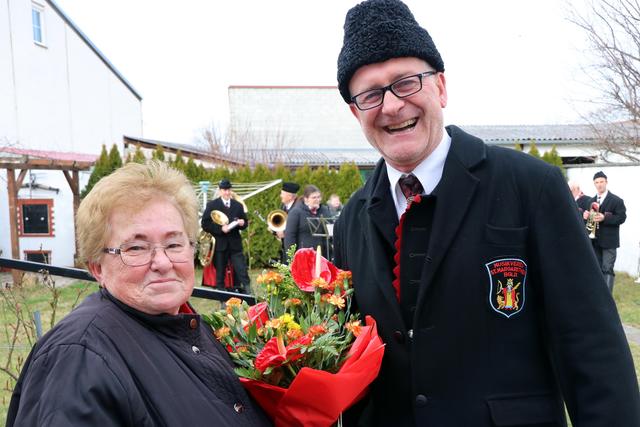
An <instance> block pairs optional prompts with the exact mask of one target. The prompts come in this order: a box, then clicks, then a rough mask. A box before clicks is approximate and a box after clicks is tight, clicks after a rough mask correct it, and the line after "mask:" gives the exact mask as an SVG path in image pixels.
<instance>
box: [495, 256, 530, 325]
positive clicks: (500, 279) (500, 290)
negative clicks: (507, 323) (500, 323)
mask: <svg viewBox="0 0 640 427" xmlns="http://www.w3.org/2000/svg"><path fill="white" fill-rule="evenodd" d="M485 266H486V267H487V273H488V274H489V305H490V306H491V308H492V309H493V310H494V311H496V312H498V313H500V314H502V315H503V316H505V317H507V318H509V317H511V316H513V315H514V314H517V313H519V312H520V311H522V308H523V307H524V297H525V283H526V279H527V264H526V263H525V262H524V261H523V260H521V259H519V258H502V259H497V260H494V261H491V262H490V263H487V264H485Z"/></svg>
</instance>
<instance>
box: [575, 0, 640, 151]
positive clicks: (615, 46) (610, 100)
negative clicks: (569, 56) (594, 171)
mask: <svg viewBox="0 0 640 427" xmlns="http://www.w3.org/2000/svg"><path fill="white" fill-rule="evenodd" d="M587 4H588V10H587V11H586V12H583V11H580V10H579V9H578V7H575V6H572V4H571V2H568V3H567V5H568V6H569V17H568V19H569V21H570V22H572V23H573V24H575V25H576V26H578V27H579V28H580V29H582V30H583V31H584V33H585V35H586V36H587V40H588V43H589V47H590V50H591V56H592V58H591V62H592V63H591V66H590V67H588V68H587V69H585V70H586V72H587V73H588V77H589V79H591V81H592V84H593V86H595V87H596V88H597V89H598V91H599V96H600V98H599V99H595V100H592V101H591V102H592V103H593V104H594V105H595V106H596V107H597V108H596V110H595V112H593V113H590V114H589V115H588V116H587V117H584V118H585V119H586V120H587V121H588V122H589V123H590V124H591V126H592V129H593V130H594V133H595V134H596V136H597V138H598V144H599V146H600V148H601V149H602V151H603V157H604V158H605V160H606V158H607V155H609V154H616V155H619V156H622V157H624V158H626V159H628V160H632V161H640V129H639V127H640V1H639V0H595V1H594V0H589V1H588V3H587Z"/></svg>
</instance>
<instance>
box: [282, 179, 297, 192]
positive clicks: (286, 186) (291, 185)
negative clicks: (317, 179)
mask: <svg viewBox="0 0 640 427" xmlns="http://www.w3.org/2000/svg"><path fill="white" fill-rule="evenodd" d="M299 189H300V185H298V184H296V183H295V182H283V183H282V191H286V192H287V193H292V194H296V193H297V192H298V190H299Z"/></svg>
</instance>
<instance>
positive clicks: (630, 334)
mask: <svg viewBox="0 0 640 427" xmlns="http://www.w3.org/2000/svg"><path fill="white" fill-rule="evenodd" d="M622 327H623V328H624V333H625V334H626V335H627V339H628V340H629V342H632V343H635V344H639V345H640V329H638V328H634V327H633V326H629V325H622Z"/></svg>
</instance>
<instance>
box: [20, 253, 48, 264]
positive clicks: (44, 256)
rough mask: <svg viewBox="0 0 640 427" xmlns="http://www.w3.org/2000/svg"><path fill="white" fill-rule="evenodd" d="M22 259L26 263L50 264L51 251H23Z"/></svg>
mask: <svg viewBox="0 0 640 427" xmlns="http://www.w3.org/2000/svg"><path fill="white" fill-rule="evenodd" d="M24 259H25V260H27V261H33V262H41V263H43V264H51V251H24Z"/></svg>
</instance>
